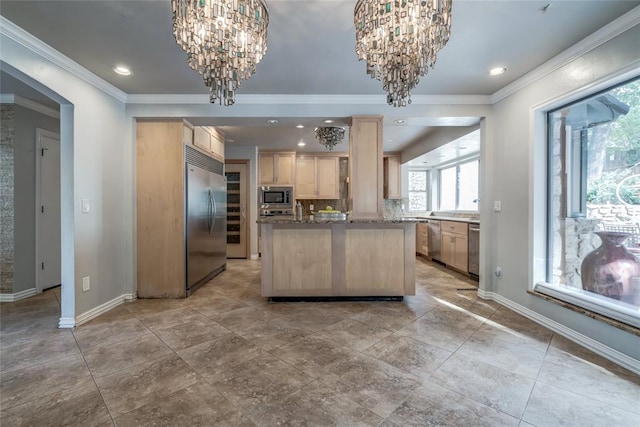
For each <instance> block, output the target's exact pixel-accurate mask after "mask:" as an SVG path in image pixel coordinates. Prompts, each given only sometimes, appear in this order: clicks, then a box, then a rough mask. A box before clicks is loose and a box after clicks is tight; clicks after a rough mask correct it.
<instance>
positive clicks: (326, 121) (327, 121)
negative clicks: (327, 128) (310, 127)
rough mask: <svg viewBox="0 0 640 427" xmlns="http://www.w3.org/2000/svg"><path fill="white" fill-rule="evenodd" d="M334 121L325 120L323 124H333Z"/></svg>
mask: <svg viewBox="0 0 640 427" xmlns="http://www.w3.org/2000/svg"><path fill="white" fill-rule="evenodd" d="M334 121H335V120H331V119H327V120H325V121H324V122H325V123H333V122H334Z"/></svg>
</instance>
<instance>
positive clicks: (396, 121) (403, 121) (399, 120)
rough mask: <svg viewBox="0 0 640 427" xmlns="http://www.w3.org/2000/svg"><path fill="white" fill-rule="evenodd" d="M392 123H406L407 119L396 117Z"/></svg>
mask: <svg viewBox="0 0 640 427" xmlns="http://www.w3.org/2000/svg"><path fill="white" fill-rule="evenodd" d="M393 123H395V124H397V125H401V124H403V123H407V121H406V120H405V119H397V120H394V121H393Z"/></svg>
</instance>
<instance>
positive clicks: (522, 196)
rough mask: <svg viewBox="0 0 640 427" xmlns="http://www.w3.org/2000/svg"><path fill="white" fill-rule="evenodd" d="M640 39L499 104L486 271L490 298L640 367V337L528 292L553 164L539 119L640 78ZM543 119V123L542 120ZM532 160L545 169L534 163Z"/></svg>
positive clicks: (618, 44)
mask: <svg viewBox="0 0 640 427" xmlns="http://www.w3.org/2000/svg"><path fill="white" fill-rule="evenodd" d="M638 40H640V25H636V26H634V27H632V28H631V29H629V30H627V31H626V32H624V33H622V34H621V35H619V36H617V37H615V38H613V39H612V40H610V41H608V42H606V43H605V44H603V45H601V46H599V47H597V48H595V49H593V50H591V51H590V52H587V53H584V54H582V55H580V56H579V57H576V58H574V59H573V60H571V62H569V63H568V64H566V65H564V66H562V67H560V68H558V69H555V71H552V72H551V73H549V74H547V75H546V76H544V77H542V78H541V79H538V80H537V81H535V82H533V83H532V84H530V85H528V86H526V87H525V88H523V89H521V90H519V91H517V92H516V93H513V94H511V95H510V96H508V97H506V98H505V99H503V100H501V101H499V102H497V103H496V104H495V105H494V109H493V120H494V123H495V127H494V128H493V133H494V134H493V141H492V143H493V146H492V147H491V148H490V153H488V154H489V155H490V156H492V157H491V158H490V159H489V160H490V161H491V163H492V164H494V165H497V166H498V167H494V168H491V170H490V171H489V172H488V174H489V175H488V178H489V180H490V183H491V186H492V187H491V192H492V194H491V200H501V201H502V212H499V213H493V212H490V211H489V212H487V214H486V216H485V218H484V219H483V224H482V227H483V230H484V229H486V228H487V227H488V231H486V232H485V234H484V235H485V236H490V238H491V239H495V242H497V244H496V245H494V246H493V247H492V251H493V253H491V254H490V256H489V258H488V259H487V262H488V263H490V264H487V265H486V266H485V267H486V268H487V271H488V273H489V274H488V280H489V282H488V283H487V285H486V287H487V290H488V291H490V292H491V291H492V292H494V293H495V294H497V296H498V297H499V298H502V299H503V300H506V301H507V302H512V303H515V304H517V305H519V306H521V307H524V309H525V310H530V311H531V313H534V314H536V315H540V316H543V317H544V318H546V319H548V320H550V321H552V322H558V323H559V324H561V325H563V327H566V328H567V329H565V333H566V334H568V335H572V334H576V336H580V335H582V336H587V337H590V339H592V340H594V343H593V344H594V345H605V346H607V347H609V348H611V349H614V350H616V351H618V352H620V353H622V354H624V355H627V356H629V357H630V358H632V359H636V360H639V359H640V337H638V336H636V335H632V334H630V333H627V332H623V331H622V330H620V329H618V328H615V327H611V326H609V325H607V324H605V323H603V322H601V321H597V320H594V319H591V318H589V317H587V316H584V315H581V314H578V313H576V312H574V311H571V310H568V309H566V308H563V307H561V306H559V305H556V304H553V303H550V302H547V301H545V300H543V299H541V298H540V297H537V296H534V295H531V294H529V293H527V290H529V289H531V288H532V286H533V278H534V275H536V277H539V270H540V267H541V265H540V257H538V258H537V259H536V261H534V258H535V257H536V256H538V255H540V253H539V252H540V248H542V249H544V241H545V239H546V229H545V224H544V213H545V211H544V205H545V203H546V202H545V198H544V193H545V189H544V186H545V185H546V184H545V178H546V175H545V173H544V172H543V171H544V168H545V164H544V161H545V158H544V155H540V154H541V153H540V150H543V151H544V147H545V132H544V129H542V130H541V129H540V128H535V127H534V120H533V118H534V114H533V112H534V111H535V110H536V109H541V108H542V109H544V108H546V107H545V106H546V105H550V104H553V103H557V102H558V100H560V99H563V98H565V97H567V96H572V95H575V94H576V91H579V90H581V89H585V88H591V87H594V86H595V85H597V84H599V83H600V82H602V81H603V80H605V79H607V78H610V77H611V76H612V75H615V74H616V73H619V72H620V71H621V70H623V71H629V70H630V69H631V68H637V69H638V72H639V73H640V60H639V58H640V43H639V42H638ZM536 117H538V119H540V118H541V113H539V114H538V115H537V116H536ZM537 124H538V125H540V126H544V121H543V120H539V123H537ZM534 135H535V137H534ZM532 156H536V159H538V160H540V161H541V162H540V161H538V162H533V161H532V158H533V157H532ZM485 166H487V163H485ZM487 200H488V199H487ZM485 205H486V203H485ZM534 248H536V252H535V253H534ZM543 253H544V252H543ZM543 257H544V255H543V256H542V258H543ZM542 261H544V260H542ZM497 266H500V267H501V268H502V271H503V278H502V279H501V280H498V279H496V277H495V276H494V275H493V274H490V273H491V272H492V271H493V270H494V269H495V268H496V267H497Z"/></svg>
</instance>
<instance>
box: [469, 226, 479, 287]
mask: <svg viewBox="0 0 640 427" xmlns="http://www.w3.org/2000/svg"><path fill="white" fill-rule="evenodd" d="M469 275H470V276H471V277H472V278H474V279H479V278H480V224H469Z"/></svg>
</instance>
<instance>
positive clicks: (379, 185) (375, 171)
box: [349, 116, 384, 219]
mask: <svg viewBox="0 0 640 427" xmlns="http://www.w3.org/2000/svg"><path fill="white" fill-rule="evenodd" d="M382 144H383V139H382V116H353V117H352V118H351V130H350V131H349V202H350V203H349V207H350V209H351V211H352V218H357V219H369V218H371V219H381V218H383V216H384V201H383V198H382V197H383V195H382V191H383V187H384V181H383V180H384V176H383V159H382V152H383V149H382Z"/></svg>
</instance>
